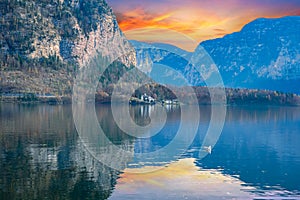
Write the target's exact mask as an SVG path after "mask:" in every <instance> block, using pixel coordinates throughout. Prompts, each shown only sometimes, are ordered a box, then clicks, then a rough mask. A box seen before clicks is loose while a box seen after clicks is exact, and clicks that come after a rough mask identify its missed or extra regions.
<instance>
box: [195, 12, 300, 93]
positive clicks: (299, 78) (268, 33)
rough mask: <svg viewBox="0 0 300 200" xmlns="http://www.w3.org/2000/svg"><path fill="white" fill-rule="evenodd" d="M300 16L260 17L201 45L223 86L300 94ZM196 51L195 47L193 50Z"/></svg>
mask: <svg viewBox="0 0 300 200" xmlns="http://www.w3.org/2000/svg"><path fill="white" fill-rule="evenodd" d="M299 30H300V16H293V17H283V18H277V19H266V18H260V19H256V20H254V21H253V22H251V23H249V24H247V25H245V26H244V27H243V28H242V30H241V31H240V32H236V33H233V34H229V35H226V36H225V37H223V38H219V39H214V40H209V41H204V42H202V43H201V44H200V46H199V47H198V48H200V47H203V48H204V49H205V50H206V51H207V52H208V54H209V55H210V56H211V57H212V59H213V60H214V62H215V63H216V65H217V67H218V69H219V71H220V73H221V75H222V78H223V81H224V84H225V86H226V87H234V88H237V87H239V88H240V87H241V88H257V89H269V90H279V91H283V92H294V93H298V94H299V93H300V88H299V87H298V85H299V83H300V34H299ZM195 52H196V53H197V49H196V51H195Z"/></svg>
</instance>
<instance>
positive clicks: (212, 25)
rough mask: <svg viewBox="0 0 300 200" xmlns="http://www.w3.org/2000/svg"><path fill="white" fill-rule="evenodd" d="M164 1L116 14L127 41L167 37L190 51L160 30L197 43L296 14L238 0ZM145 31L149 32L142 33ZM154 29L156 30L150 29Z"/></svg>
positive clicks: (292, 10) (296, 11)
mask: <svg viewBox="0 0 300 200" xmlns="http://www.w3.org/2000/svg"><path fill="white" fill-rule="evenodd" d="M164 1H166V0H162V2H158V1H154V2H153V3H151V2H145V4H146V5H143V6H139V7H136V8H135V9H130V8H129V7H127V8H125V9H124V10H123V11H122V12H118V13H117V20H118V22H119V26H120V28H121V29H122V30H123V31H124V32H125V35H126V36H127V37H128V38H129V39H136V40H141V41H147V42H163V41H166V38H167V39H168V40H172V41H173V43H172V44H175V45H177V46H179V47H181V48H184V49H186V50H189V51H193V50H194V48H195V47H196V46H197V45H194V44H193V45H191V44H187V45H185V39H183V40H181V39H178V38H172V37H173V36H170V35H165V34H163V33H162V32H161V29H170V30H173V31H177V32H180V33H182V34H184V35H186V36H187V37H190V38H192V39H194V40H195V41H197V43H199V42H201V41H204V40H207V39H213V38H218V37H222V36H224V35H226V34H229V33H232V32H236V31H239V30H240V29H241V28H242V27H243V26H244V25H245V24H247V23H249V22H250V21H252V20H254V19H256V18H259V17H271V18H274V17H282V16H285V15H297V14H299V13H300V8H299V7H295V6H294V5H289V4H288V3H281V4H280V5H279V4H278V5H272V6H270V5H260V4H263V3H258V1H257V0H254V1H253V2H246V3H245V2H243V3H241V0H229V1H226V2H219V1H217V0H211V1H198V0H197V1H196V0H187V1H186V2H185V3H182V1H180V0H173V1H172V4H168V5H166V6H162V5H163V4H164V3H169V2H164ZM134 2H135V1H130V2H128V3H129V4H130V3H134ZM141 28H142V29H143V31H142V33H141V30H137V29H141ZM147 28H150V29H151V30H150V31H146V29H147ZM155 28H157V31H155V30H153V29H155ZM138 34H142V35H138ZM175 40H178V41H175Z"/></svg>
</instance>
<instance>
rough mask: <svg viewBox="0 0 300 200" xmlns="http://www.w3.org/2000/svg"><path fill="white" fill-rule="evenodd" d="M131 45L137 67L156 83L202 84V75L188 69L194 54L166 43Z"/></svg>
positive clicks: (134, 42)
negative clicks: (134, 52) (133, 49)
mask: <svg viewBox="0 0 300 200" xmlns="http://www.w3.org/2000/svg"><path fill="white" fill-rule="evenodd" d="M130 43H131V44H132V45H133V47H134V48H135V51H136V59H137V66H136V67H137V68H138V69H139V70H141V71H142V72H144V73H145V74H147V75H148V76H150V77H151V78H152V79H154V80H155V81H156V82H158V83H164V84H172V85H177V86H179V85H187V84H190V85H199V84H201V83H202V79H201V76H200V74H199V73H196V72H195V71H193V70H190V69H189V68H188V67H189V66H188V63H189V60H190V58H191V56H192V55H193V53H192V52H188V51H185V50H183V49H180V48H178V47H176V46H173V45H170V44H164V43H145V42H139V41H134V40H132V41H130ZM183 77H184V78H186V80H184V78H183Z"/></svg>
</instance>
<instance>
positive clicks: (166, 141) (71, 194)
mask: <svg viewBox="0 0 300 200" xmlns="http://www.w3.org/2000/svg"><path fill="white" fill-rule="evenodd" d="M126 108H127V107H126V106H123V105H119V107H117V109H116V111H117V112H116V113H115V115H114V113H113V112H112V110H111V106H110V105H97V106H96V109H95V111H96V115H97V121H98V125H100V126H99V127H101V128H102V130H103V132H104V135H101V134H99V133H97V131H96V130H94V129H93V128H92V127H93V124H89V123H92V122H93V119H90V118H89V116H88V115H86V116H84V118H83V119H82V121H80V122H79V123H85V124H83V126H82V127H81V128H82V129H80V131H78V132H77V130H79V129H78V128H80V127H78V126H75V124H74V120H73V114H72V106H71V105H55V106H51V105H29V104H24V105H22V104H21V105H20V104H4V103H3V104H0V199H270V198H273V199H275V198H278V199H285V198H286V199H300V184H299V180H300V170H299V169H300V145H299V144H300V108H299V107H268V106H251V107H249V106H231V107H227V114H226V119H225V124H224V128H223V131H222V133H221V135H220V137H217V138H215V139H216V141H215V142H216V144H215V145H213V146H212V147H211V151H210V149H209V148H210V147H209V146H203V145H202V143H203V141H204V140H205V137H206V133H207V130H208V129H209V124H210V119H211V107H210V106H200V109H199V110H200V120H199V121H198V116H195V113H197V112H194V111H195V107H193V106H187V107H186V109H187V110H188V112H189V113H190V115H187V116H185V117H184V118H182V111H181V110H180V107H179V106H173V107H172V106H168V107H165V108H160V107H158V106H157V105H156V106H132V107H129V114H130V116H131V117H129V118H131V119H132V120H133V121H134V122H135V123H136V124H138V125H140V126H141V127H145V129H142V130H145V131H143V132H139V133H138V134H137V135H134V133H135V131H134V130H135V129H132V128H133V127H128V128H129V129H130V130H133V131H131V133H132V134H126V133H127V132H126V130H125V131H124V130H122V129H121V128H120V127H119V126H118V125H117V122H115V121H114V118H115V117H116V115H117V114H118V113H121V114H122V113H123V111H124V112H126ZM161 109H163V110H164V111H163V112H162V110H161ZM153 113H154V114H153ZM160 113H161V115H162V116H163V115H164V116H165V117H166V119H165V121H164V120H163V118H161V116H160ZM75 114H80V113H75ZM91 116H92V115H91ZM155 117H156V118H157V119H162V120H161V121H160V120H155ZM160 122H161V123H163V126H162V125H161V123H160ZM118 123H126V120H125V119H119V122H118ZM180 123H182V124H183V126H182V127H184V128H182V127H181V125H180ZM149 124H153V126H148V125H149ZM195 124H197V129H196V131H193V130H194V129H193V126H194V125H195ZM123 125H124V124H123ZM76 127H77V129H76ZM179 129H182V130H181V131H182V133H183V135H182V136H180V137H178V138H177V136H176V135H177V133H178V130H179ZM136 130H137V129H136ZM125 132H126V133H125ZM137 132H138V131H137ZM154 132H157V133H156V134H153V133H154ZM171 145H172V148H166V147H169V146H171ZM156 152H159V153H156Z"/></svg>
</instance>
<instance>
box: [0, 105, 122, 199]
mask: <svg viewBox="0 0 300 200" xmlns="http://www.w3.org/2000/svg"><path fill="white" fill-rule="evenodd" d="M0 106H1V113H0V142H1V145H0V155H1V157H0V158H1V162H0V177H1V178H0V199H44V198H48V199H66V198H67V199H94V198H95V199H96V198H97V199H107V198H108V197H109V196H110V194H111V191H112V189H113V187H114V185H115V183H116V179H117V177H118V174H119V172H116V171H114V170H112V169H110V168H108V167H105V166H103V165H102V164H101V163H99V162H97V161H95V160H94V159H93V158H92V157H91V156H90V154H89V153H88V152H86V151H85V150H84V148H83V147H82V144H81V142H80V141H79V140H78V137H77V134H76V132H75V129H74V125H73V121H72V113H71V110H70V109H71V108H70V107H69V106H66V107H65V106H30V105H13V104H2V105H0Z"/></svg>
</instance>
